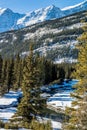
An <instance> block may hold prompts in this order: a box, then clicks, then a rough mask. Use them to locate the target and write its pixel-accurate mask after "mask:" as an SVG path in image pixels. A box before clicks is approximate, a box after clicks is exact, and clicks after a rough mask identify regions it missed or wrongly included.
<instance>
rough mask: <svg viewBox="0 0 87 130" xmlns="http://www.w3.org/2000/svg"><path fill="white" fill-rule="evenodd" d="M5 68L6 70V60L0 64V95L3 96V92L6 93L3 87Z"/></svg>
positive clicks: (5, 88)
mask: <svg viewBox="0 0 87 130" xmlns="http://www.w3.org/2000/svg"><path fill="white" fill-rule="evenodd" d="M6 68H7V60H6V59H4V60H3V63H2V70H1V71H2V73H1V80H0V84H1V85H0V95H3V94H4V93H5V92H7V87H6V86H4V82H5V79H6Z"/></svg>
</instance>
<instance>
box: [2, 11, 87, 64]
mask: <svg viewBox="0 0 87 130" xmlns="http://www.w3.org/2000/svg"><path fill="white" fill-rule="evenodd" d="M86 14H87V11H83V12H79V13H76V14H73V15H70V16H67V17H63V18H60V19H54V20H49V21H44V22H41V23H37V24H34V25H31V26H27V27H25V28H22V29H19V30H15V31H8V32H4V33H0V54H1V55H2V56H3V57H7V56H8V57H10V56H15V55H16V54H18V53H19V54H20V55H21V56H25V55H27V54H28V51H29V44H30V43H31V41H32V42H34V52H36V53H39V54H40V55H44V56H46V57H47V58H49V59H51V60H53V61H55V62H57V61H58V62H61V61H66V62H68V60H69V61H70V62H71V61H73V60H74V61H75V60H76V59H77V54H78V51H77V50H76V49H75V44H77V37H79V36H80V35H81V34H82V32H83V30H82V26H83V23H81V21H82V20H83V21H87V15H86Z"/></svg>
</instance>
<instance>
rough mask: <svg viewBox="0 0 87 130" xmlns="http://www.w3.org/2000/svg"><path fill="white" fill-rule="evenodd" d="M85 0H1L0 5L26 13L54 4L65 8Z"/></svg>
mask: <svg viewBox="0 0 87 130" xmlns="http://www.w3.org/2000/svg"><path fill="white" fill-rule="evenodd" d="M83 1H84V0H0V7H5V8H10V9H12V10H13V11H14V12H20V13H25V12H29V11H33V10H36V9H39V8H42V7H46V6H49V5H52V4H53V5H55V6H57V7H59V8H64V7H66V6H71V5H75V4H78V3H80V2H83Z"/></svg>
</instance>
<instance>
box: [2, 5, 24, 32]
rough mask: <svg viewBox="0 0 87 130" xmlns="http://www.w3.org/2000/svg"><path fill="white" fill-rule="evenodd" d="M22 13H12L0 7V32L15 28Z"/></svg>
mask: <svg viewBox="0 0 87 130" xmlns="http://www.w3.org/2000/svg"><path fill="white" fill-rule="evenodd" d="M23 16H24V15H21V14H18V13H14V12H13V11H12V10H10V9H8V8H4V9H2V8H0V32H4V31H8V30H13V29H14V27H15V29H16V28H17V25H16V23H17V20H18V19H19V18H21V17H23Z"/></svg>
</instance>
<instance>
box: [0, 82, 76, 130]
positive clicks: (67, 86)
mask: <svg viewBox="0 0 87 130" xmlns="http://www.w3.org/2000/svg"><path fill="white" fill-rule="evenodd" d="M77 82H78V81H77V80H72V81H69V82H67V81H66V80H65V81H64V82H63V83H62V84H61V85H58V84H55V85H51V86H48V87H47V89H44V87H43V88H42V89H43V94H42V96H43V97H44V98H47V105H48V106H50V107H53V108H55V109H58V108H59V109H62V110H65V107H66V106H68V107H70V106H71V102H72V100H73V99H72V98H71V97H70V93H71V92H73V91H74V89H73V88H72V86H73V85H74V84H76V83H77ZM21 96H22V92H21V91H18V92H13V91H10V92H9V93H7V94H5V95H4V96H3V97H0V120H3V121H4V122H7V121H8V120H9V119H11V117H12V116H13V115H14V113H15V112H16V110H17V105H18V99H19V98H20V97H21ZM44 120H45V121H46V120H48V118H44ZM51 123H52V127H53V130H60V129H61V126H62V123H61V122H59V121H57V120H53V119H51Z"/></svg>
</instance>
